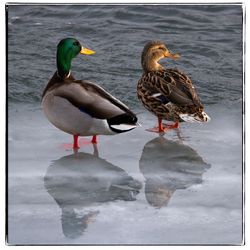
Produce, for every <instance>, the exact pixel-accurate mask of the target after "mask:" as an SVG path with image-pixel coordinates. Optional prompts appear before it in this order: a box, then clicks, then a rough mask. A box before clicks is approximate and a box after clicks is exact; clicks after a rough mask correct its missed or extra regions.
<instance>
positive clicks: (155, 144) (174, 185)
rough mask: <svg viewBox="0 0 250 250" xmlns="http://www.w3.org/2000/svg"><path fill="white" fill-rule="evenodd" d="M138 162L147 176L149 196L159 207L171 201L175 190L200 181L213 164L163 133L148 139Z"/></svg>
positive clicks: (146, 188)
mask: <svg viewBox="0 0 250 250" xmlns="http://www.w3.org/2000/svg"><path fill="white" fill-rule="evenodd" d="M139 165H140V171H141V172H142V174H143V175H144V177H145V178H146V183H145V196H146V199H147V201H148V203H149V204H150V205H152V206H154V207H158V208H160V207H162V206H166V205H167V204H168V202H169V200H170V198H171V196H172V195H173V193H174V192H175V190H177V189H186V188H188V187H190V186H192V185H194V184H199V183H201V182H202V174H203V173H204V172H205V171H206V169H207V168H209V167H210V165H209V164H207V163H206V162H204V161H203V159H202V158H201V157H200V156H199V155H198V153H197V152H196V151H195V150H193V149H192V148H190V147H189V146H186V145H184V144H182V143H181V142H180V141H170V140H167V139H166V138H164V137H162V136H161V137H157V138H155V139H153V140H151V141H149V142H148V143H146V145H145V146H144V148H143V152H142V156H141V159H140V161H139Z"/></svg>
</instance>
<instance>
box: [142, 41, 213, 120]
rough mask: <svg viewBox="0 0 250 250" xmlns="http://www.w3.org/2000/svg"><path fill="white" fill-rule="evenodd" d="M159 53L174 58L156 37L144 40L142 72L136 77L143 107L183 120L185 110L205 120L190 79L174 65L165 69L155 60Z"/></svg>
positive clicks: (157, 114) (161, 115) (169, 118)
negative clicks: (145, 41) (147, 40)
mask: <svg viewBox="0 0 250 250" xmlns="http://www.w3.org/2000/svg"><path fill="white" fill-rule="evenodd" d="M163 57H170V58H173V59H177V58H178V57H179V55H178V54H171V53H170V52H169V50H168V49H167V47H166V45H165V44H164V43H162V42H160V41H155V42H150V43H148V44H146V46H145V48H144V50H143V53H142V68H143V71H144V72H143V74H142V77H141V78H140V80H139V81H138V86H137V94H138V98H139V100H140V101H141V102H142V104H143V105H144V106H145V108H146V109H148V110H149V111H151V112H152V113H154V114H155V115H156V116H157V117H158V118H161V119H166V120H169V121H174V122H182V121H184V120H183V119H182V118H181V117H180V114H188V115H191V116H192V117H194V118H195V120H197V121H200V122H205V121H207V120H208V116H207V115H205V116H204V113H205V112H203V105H202V104H201V102H200V99H199V97H198V95H197V92H196V90H195V88H194V86H193V84H192V81H191V79H190V78H189V77H188V76H187V75H186V74H184V73H183V72H181V71H180V70H178V69H165V68H163V66H162V65H160V64H159V63H158V61H159V60H160V59H161V58H163Z"/></svg>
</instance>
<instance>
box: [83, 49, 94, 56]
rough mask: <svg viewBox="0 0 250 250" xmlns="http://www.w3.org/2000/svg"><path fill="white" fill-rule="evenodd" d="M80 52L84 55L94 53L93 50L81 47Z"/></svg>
mask: <svg viewBox="0 0 250 250" xmlns="http://www.w3.org/2000/svg"><path fill="white" fill-rule="evenodd" d="M80 53H81V54H84V55H93V54H95V51H94V50H91V49H87V48H84V47H82V49H81V51H80Z"/></svg>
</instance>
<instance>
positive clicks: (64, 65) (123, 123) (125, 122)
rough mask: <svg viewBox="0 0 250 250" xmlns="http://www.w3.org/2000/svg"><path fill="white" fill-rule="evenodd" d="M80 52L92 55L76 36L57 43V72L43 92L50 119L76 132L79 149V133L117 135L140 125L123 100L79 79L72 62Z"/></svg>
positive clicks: (76, 146)
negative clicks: (74, 74)
mask: <svg viewBox="0 0 250 250" xmlns="http://www.w3.org/2000/svg"><path fill="white" fill-rule="evenodd" d="M79 53H81V54H85V55H91V54H94V53H95V52H94V51H93V50H90V49H87V48H84V47H83V46H82V45H81V44H80V42H79V41H78V40H76V39H74V38H66V39H63V40H61V41H60V42H59V44H58V46H57V71H56V72H55V73H54V75H53V76H52V78H51V79H50V81H49V82H48V84H47V86H46V88H45V89H44V92H43V95H42V107H43V111H44V113H45V115H46V116H47V118H48V120H49V121H50V122H51V123H52V124H53V125H55V126H56V127H57V128H59V129H61V130H62V131H64V132H66V133H69V134H71V135H73V138H74V143H73V148H79V146H78V136H93V137H92V143H97V137H96V136H97V135H114V134H117V133H122V132H127V131H130V130H131V129H134V128H135V127H137V117H136V115H135V114H134V113H133V112H132V111H130V110H129V108H128V107H127V106H126V105H125V104H123V103H122V102H121V101H119V100H118V99H116V98H115V97H113V96H112V95H111V94H109V93H108V92H107V91H105V90H104V89H103V88H101V87H100V86H98V85H97V84H94V83H92V82H89V81H84V80H76V79H75V78H74V77H73V75H72V73H71V61H72V59H73V58H74V57H76V56H77V55H78V54H79Z"/></svg>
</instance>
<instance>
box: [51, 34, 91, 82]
mask: <svg viewBox="0 0 250 250" xmlns="http://www.w3.org/2000/svg"><path fill="white" fill-rule="evenodd" d="M79 53H81V54H85V55H91V54H94V53H95V52H94V51H93V50H90V49H87V48H84V47H83V46H82V45H81V44H80V43H79V41H78V40H76V39H75V38H65V39H63V40H61V41H60V42H59V44H58V45H57V56H56V57H57V73H58V75H59V76H60V77H62V78H65V77H67V76H69V75H70V69H71V61H72V59H73V58H75V57H76V56H77V55H78V54H79Z"/></svg>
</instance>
